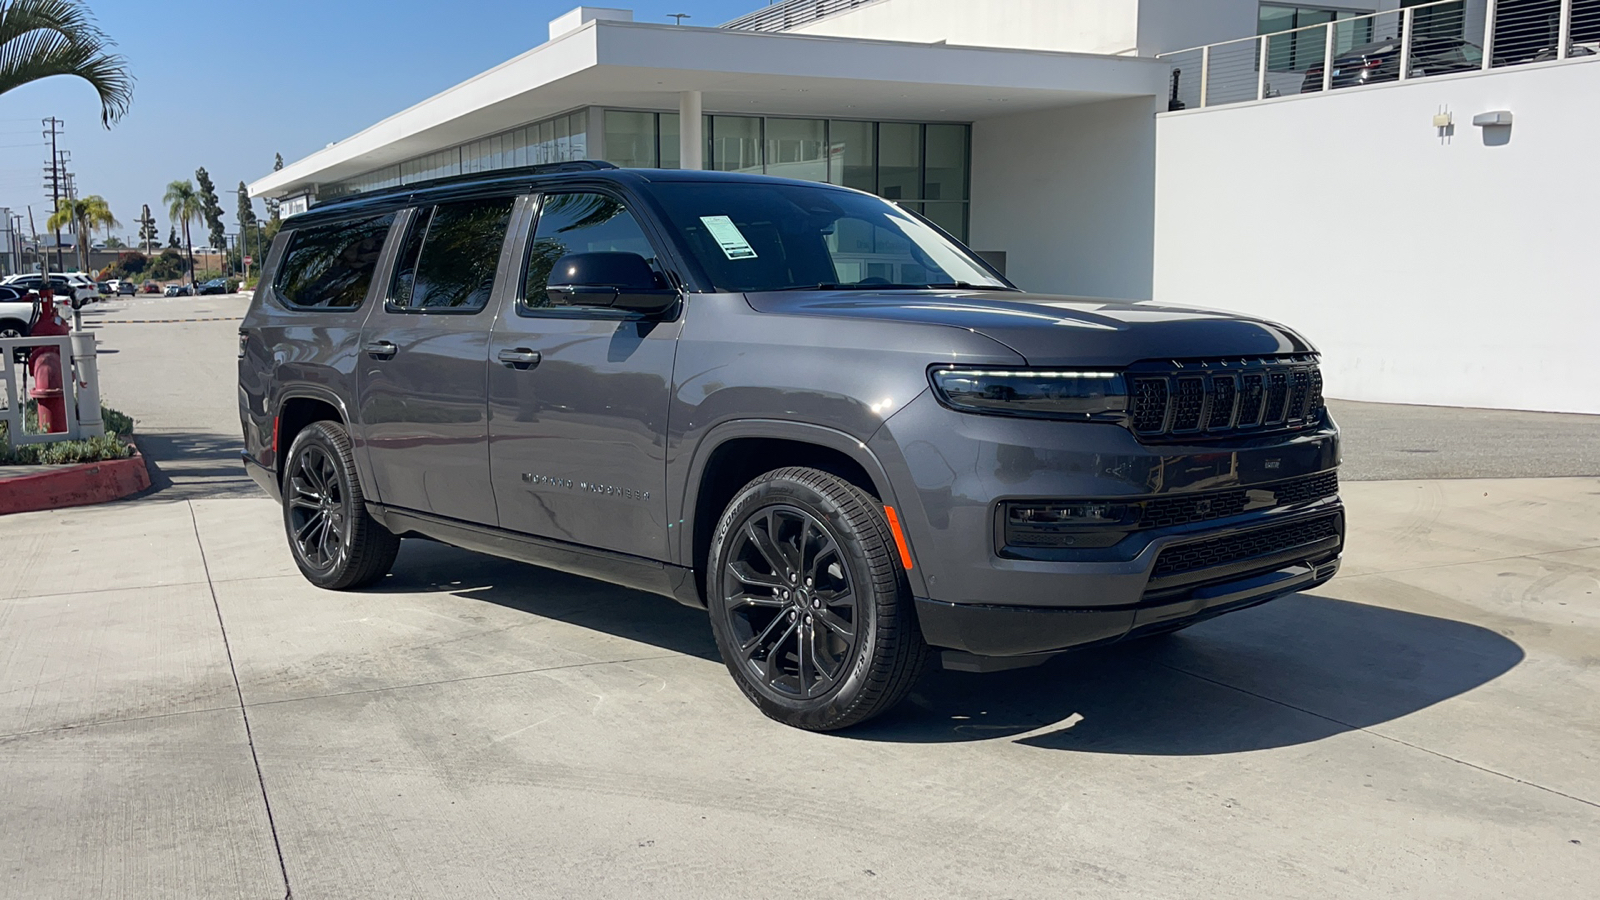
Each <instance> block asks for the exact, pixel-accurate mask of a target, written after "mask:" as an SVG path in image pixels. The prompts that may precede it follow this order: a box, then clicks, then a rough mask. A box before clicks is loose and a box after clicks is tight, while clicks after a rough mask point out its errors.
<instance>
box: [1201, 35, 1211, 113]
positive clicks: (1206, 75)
mask: <svg viewBox="0 0 1600 900" xmlns="http://www.w3.org/2000/svg"><path fill="white" fill-rule="evenodd" d="M1210 93H1211V45H1210V44H1207V45H1205V46H1204V47H1201V48H1200V108H1201V109H1205V108H1206V96H1207V95H1208V94H1210Z"/></svg>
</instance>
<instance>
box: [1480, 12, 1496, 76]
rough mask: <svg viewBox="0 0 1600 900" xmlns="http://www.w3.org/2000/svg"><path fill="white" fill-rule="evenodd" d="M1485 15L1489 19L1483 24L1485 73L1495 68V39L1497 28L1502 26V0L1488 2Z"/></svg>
mask: <svg viewBox="0 0 1600 900" xmlns="http://www.w3.org/2000/svg"><path fill="white" fill-rule="evenodd" d="M1484 6H1485V7H1486V9H1485V10H1484V15H1485V16H1486V17H1487V18H1486V19H1485V20H1484V23H1483V70H1484V71H1485V72H1487V71H1489V70H1490V69H1492V68H1494V38H1495V33H1494V32H1495V26H1496V25H1498V24H1500V23H1499V21H1498V19H1499V6H1500V0H1486V2H1485V3H1484Z"/></svg>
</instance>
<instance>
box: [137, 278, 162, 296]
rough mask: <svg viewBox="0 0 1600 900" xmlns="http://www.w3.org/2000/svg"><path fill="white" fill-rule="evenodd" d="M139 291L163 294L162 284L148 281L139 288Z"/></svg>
mask: <svg viewBox="0 0 1600 900" xmlns="http://www.w3.org/2000/svg"><path fill="white" fill-rule="evenodd" d="M139 290H140V291H143V292H144V293H146V294H159V293H161V282H159V281H146V282H145V283H144V284H142V285H140V286H139Z"/></svg>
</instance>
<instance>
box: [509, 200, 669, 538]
mask: <svg viewBox="0 0 1600 900" xmlns="http://www.w3.org/2000/svg"><path fill="white" fill-rule="evenodd" d="M530 205H531V206H534V207H536V209H532V210H530V212H532V213H535V214H536V215H535V216H533V217H531V219H532V222H533V224H532V226H531V227H532V229H533V231H532V234H531V235H530V240H529V241H528V242H527V247H526V250H525V252H524V253H523V257H522V259H521V260H519V273H518V277H517V278H516V282H517V286H516V287H515V288H514V290H515V296H508V297H507V302H505V303H504V304H502V307H501V311H500V316H499V319H498V320H497V321H496V323H495V329H494V335H493V337H492V339H491V341H490V348H489V351H490V352H489V360H490V365H489V410H490V421H489V434H490V453H489V455H490V469H491V471H492V472H493V477H494V490H495V496H496V498H497V499H498V502H499V508H500V524H501V526H502V527H505V528H509V529H512V530H515V531H520V532H523V533H526V534H533V535H538V536H541V537H547V538H551V539H554V540H560V541H569V542H572V543H575V544H583V545H587V546H591V547H599V548H602V549H606V550H613V551H617V552H620V553H628V554H632V555H635V556H642V557H648V558H651V559H666V557H667V503H666V474H667V463H666V427H667V408H668V404H669V400H670V396H671V379H672V364H673V358H674V355H675V353H676V352H677V339H678V332H679V330H680V323H681V316H679V315H678V314H677V310H674V311H673V312H672V313H669V314H667V315H664V316H653V317H652V316H641V315H638V314H635V313H628V312H622V311H618V310H613V309H606V308H592V307H582V306H571V305H561V304H560V303H559V301H556V300H553V299H552V298H551V297H550V296H549V295H548V294H547V293H546V291H545V286H546V285H547V284H548V282H549V278H550V272H551V269H552V268H553V267H554V265H555V263H556V261H557V260H558V259H560V258H561V257H562V256H564V255H566V254H568V253H587V252H594V251H624V252H629V253H638V254H640V255H641V256H643V257H645V258H646V259H647V260H649V261H651V263H652V265H653V266H654V267H655V268H656V270H657V271H658V272H661V271H662V269H661V263H660V262H659V261H658V258H657V253H656V250H655V248H654V247H653V245H652V242H651V240H650V239H649V238H648V237H647V236H646V234H645V231H644V230H643V228H641V226H640V222H639V220H637V219H636V218H635V217H634V215H633V213H632V212H630V211H629V210H628V208H627V205H626V203H625V202H624V201H623V200H622V199H621V198H620V197H618V196H614V195H611V194H608V193H604V192H601V191H598V190H593V191H574V192H563V193H552V194H546V195H545V196H544V197H543V198H542V199H541V200H539V201H536V202H534V201H530ZM662 283H663V284H665V283H666V282H665V281H663V282H662Z"/></svg>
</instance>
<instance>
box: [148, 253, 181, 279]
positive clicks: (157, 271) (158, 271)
mask: <svg viewBox="0 0 1600 900" xmlns="http://www.w3.org/2000/svg"><path fill="white" fill-rule="evenodd" d="M147 271H149V273H150V277H151V278H154V279H156V280H158V281H171V280H172V279H174V278H182V277H183V254H181V253H179V252H178V251H176V250H174V249H172V248H171V247H168V248H167V249H165V250H163V251H161V255H160V256H158V257H156V259H155V262H152V263H151V264H150V267H149V269H148V270H147Z"/></svg>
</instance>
